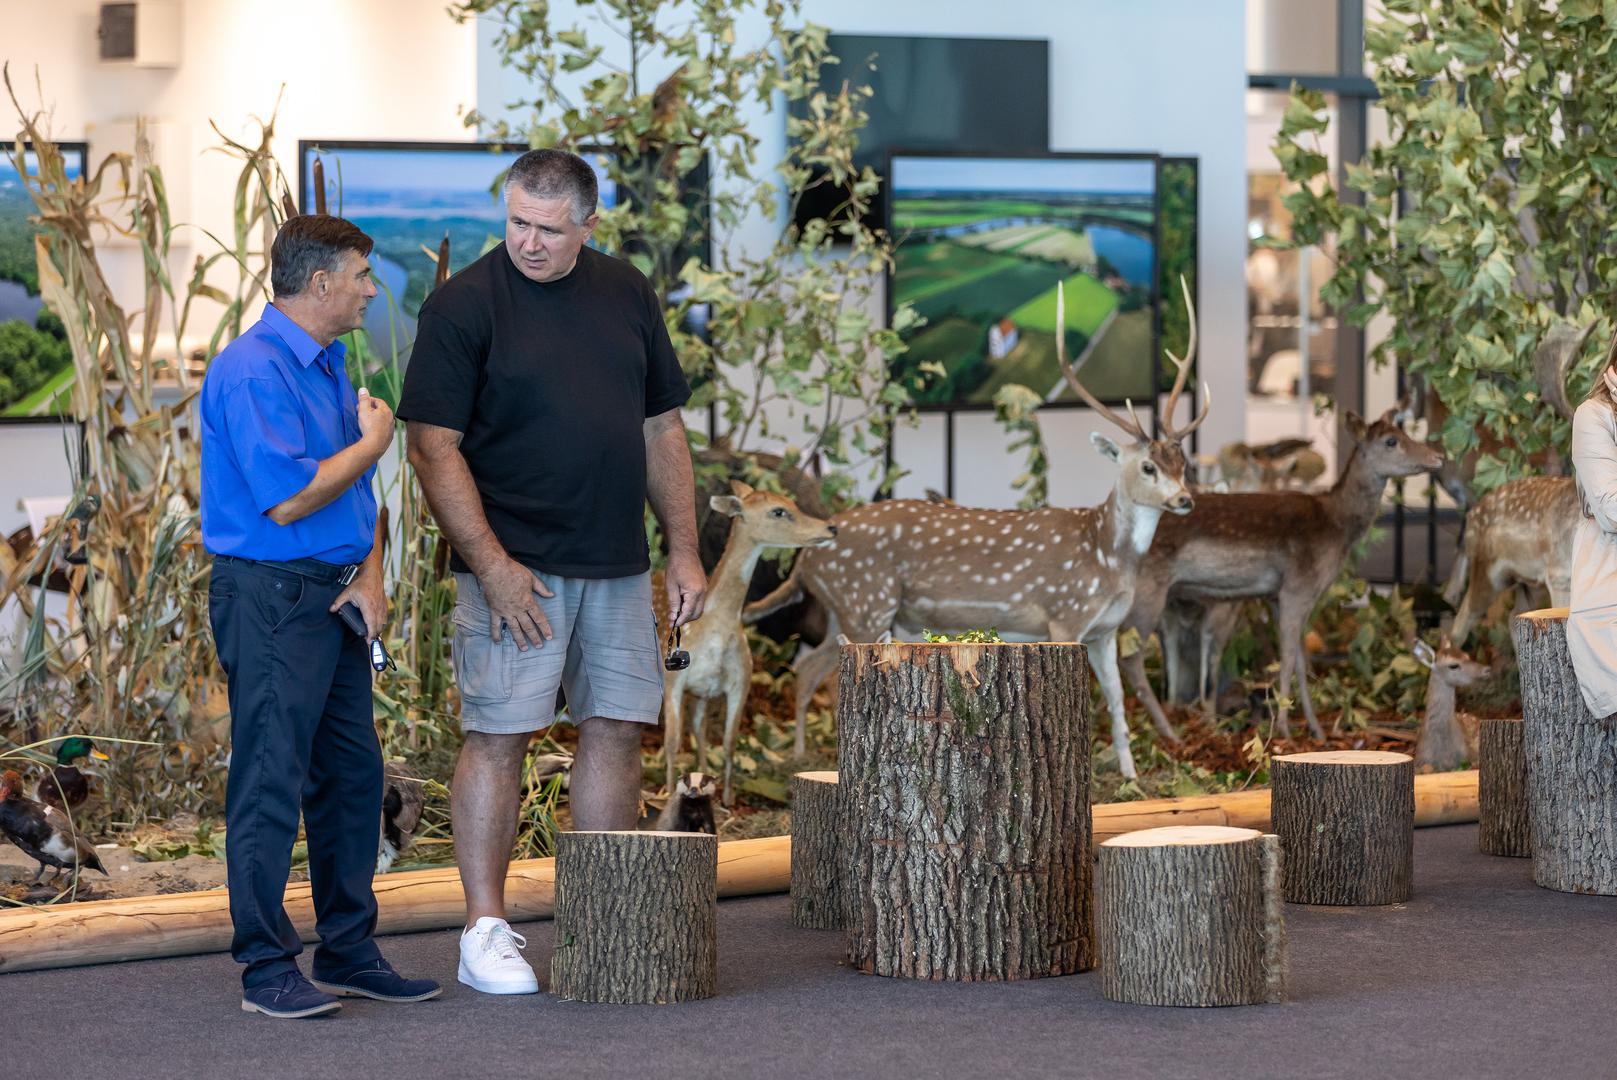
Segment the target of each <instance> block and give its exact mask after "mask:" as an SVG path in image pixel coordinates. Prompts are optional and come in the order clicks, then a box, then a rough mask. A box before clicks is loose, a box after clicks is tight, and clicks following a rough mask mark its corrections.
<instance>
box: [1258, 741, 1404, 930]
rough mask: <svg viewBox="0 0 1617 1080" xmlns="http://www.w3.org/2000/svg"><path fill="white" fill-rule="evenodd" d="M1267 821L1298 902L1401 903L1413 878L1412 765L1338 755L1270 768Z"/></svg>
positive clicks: (1383, 756)
mask: <svg viewBox="0 0 1617 1080" xmlns="http://www.w3.org/2000/svg"><path fill="white" fill-rule="evenodd" d="M1269 776H1270V785H1269V786H1270V788H1271V791H1272V801H1271V804H1270V816H1271V819H1272V822H1273V828H1274V831H1275V834H1276V835H1277V836H1279V837H1280V847H1281V851H1282V853H1283V855H1284V861H1283V866H1284V869H1283V872H1282V875H1281V877H1282V881H1283V883H1284V892H1285V897H1286V899H1287V900H1289V901H1291V902H1292V903H1294V904H1335V905H1362V906H1370V905H1376V904H1397V903H1401V902H1402V901H1405V900H1408V899H1409V894H1410V890H1411V888H1412V887H1413V885H1414V878H1415V761H1414V759H1413V758H1411V757H1410V756H1409V755H1408V754H1390V753H1385V752H1382V751H1376V750H1335V751H1326V752H1323V753H1314V754H1286V755H1284V756H1281V757H1277V758H1275V759H1274V762H1273V766H1272V768H1271V769H1270V773H1269Z"/></svg>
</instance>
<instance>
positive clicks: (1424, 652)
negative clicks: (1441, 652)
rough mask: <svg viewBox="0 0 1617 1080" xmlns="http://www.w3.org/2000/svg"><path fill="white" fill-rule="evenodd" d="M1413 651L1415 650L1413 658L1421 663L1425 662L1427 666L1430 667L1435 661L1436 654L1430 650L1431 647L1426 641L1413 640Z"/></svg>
mask: <svg viewBox="0 0 1617 1080" xmlns="http://www.w3.org/2000/svg"><path fill="white" fill-rule="evenodd" d="M1414 652H1415V659H1416V660H1419V661H1420V662H1421V663H1423V664H1425V665H1426V666H1427V667H1431V666H1432V665H1433V664H1434V663H1436V662H1437V654H1436V653H1434V652H1433V651H1432V647H1431V646H1430V645H1428V644H1426V642H1424V641H1417V642H1415V649H1414Z"/></svg>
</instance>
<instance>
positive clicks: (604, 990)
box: [550, 832, 719, 1005]
mask: <svg viewBox="0 0 1617 1080" xmlns="http://www.w3.org/2000/svg"><path fill="white" fill-rule="evenodd" d="M718 853H719V848H718V838H717V837H714V836H710V835H708V834H706V833H670V832H564V833H558V834H557V836H556V916H555V918H556V935H555V936H556V951H555V955H554V956H553V957H552V958H551V962H550V992H551V993H553V994H555V995H556V996H557V997H559V998H563V999H565V1000H572V1001H594V1002H612V1003H617V1004H628V1005H666V1004H670V1003H672V1002H678V1001H698V1000H701V999H702V998H710V997H712V996H713V995H714V993H715V992H716V990H717V986H718V967H719V954H718V899H719V897H718Z"/></svg>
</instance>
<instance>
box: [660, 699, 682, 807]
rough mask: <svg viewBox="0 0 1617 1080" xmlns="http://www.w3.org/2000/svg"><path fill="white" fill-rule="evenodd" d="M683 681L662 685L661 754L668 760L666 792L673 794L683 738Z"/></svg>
mask: <svg viewBox="0 0 1617 1080" xmlns="http://www.w3.org/2000/svg"><path fill="white" fill-rule="evenodd" d="M684 705H685V680H684V679H683V678H680V679H674V680H670V681H669V682H667V683H664V684H663V754H664V756H666V757H667V758H668V782H667V785H666V787H667V790H668V794H669V796H670V797H672V796H673V794H674V781H675V780H677V779H678V778H679V748H680V743H681V742H682V741H684V738H685V716H684Z"/></svg>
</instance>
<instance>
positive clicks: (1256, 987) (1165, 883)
mask: <svg viewBox="0 0 1617 1080" xmlns="http://www.w3.org/2000/svg"><path fill="white" fill-rule="evenodd" d="M1279 864H1280V841H1279V838H1278V837H1275V836H1269V835H1265V834H1263V833H1260V832H1258V831H1256V830H1254V829H1232V828H1226V827H1223V826H1218V825H1189V826H1177V827H1170V828H1166V829H1147V830H1145V831H1144V832H1136V833H1129V834H1128V835H1126V836H1118V837H1114V838H1112V839H1111V840H1108V841H1106V842H1105V843H1104V844H1102V845H1101V846H1100V879H1099V885H1098V889H1097V892H1098V895H1097V897H1096V905H1095V906H1096V908H1097V910H1098V913H1097V924H1098V932H1097V935H1096V936H1097V939H1098V942H1099V945H1100V974H1101V992H1102V993H1104V994H1105V995H1106V997H1107V998H1108V999H1109V1000H1111V1001H1126V1002H1131V1003H1133V1004H1136V1005H1258V1004H1262V1003H1264V1002H1277V1001H1280V1000H1282V998H1283V997H1284V992H1285V967H1286V963H1285V953H1286V940H1285V934H1286V932H1285V915H1284V910H1283V907H1282V904H1281V899H1280V881H1279V871H1280V865H1279Z"/></svg>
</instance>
